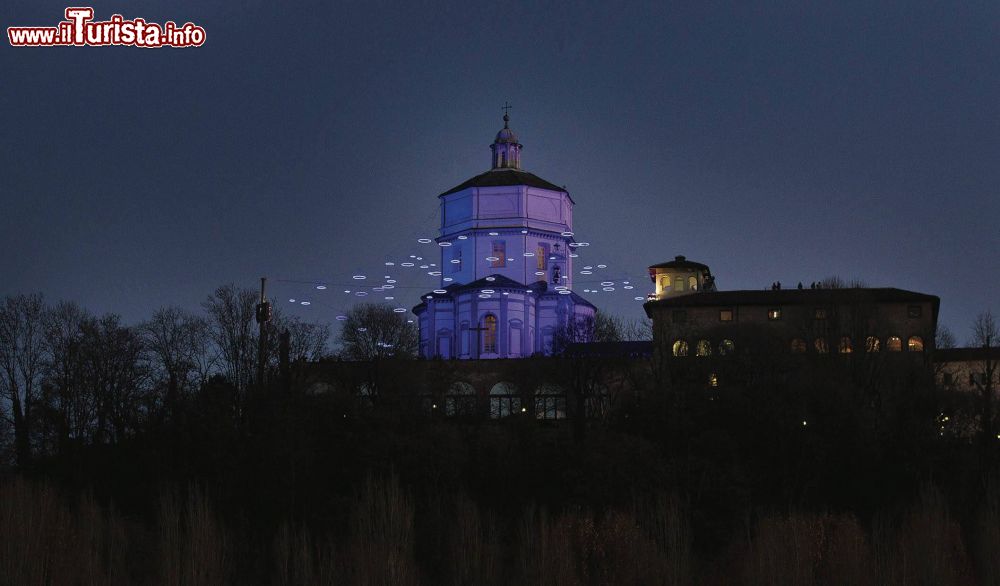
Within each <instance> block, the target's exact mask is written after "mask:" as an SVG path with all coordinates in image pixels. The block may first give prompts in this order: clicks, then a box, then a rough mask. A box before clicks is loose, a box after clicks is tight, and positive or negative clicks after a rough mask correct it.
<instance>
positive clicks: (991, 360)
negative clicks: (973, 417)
mask: <svg viewBox="0 0 1000 586" xmlns="http://www.w3.org/2000/svg"><path fill="white" fill-rule="evenodd" d="M998 343H1000V325H998V324H997V321H996V318H994V317H993V312H991V311H984V312H983V313H980V314H979V315H978V316H976V321H975V322H973V324H972V340H971V341H970V344H969V345H970V346H973V347H977V348H982V349H983V359H982V361H980V364H979V365H978V366H979V371H978V372H975V371H973V372H971V373H970V376H971V378H972V383H973V386H974V387H975V389H976V391H977V392H978V393H979V396H980V401H981V403H980V405H981V413H980V420H981V422H982V431H983V436H982V437H983V441H984V442H986V443H989V444H992V443H993V442H994V441H995V440H994V435H995V433H996V432H995V431H994V430H995V429H996V425H995V419H996V414H995V411H996V406H995V405H994V403H995V402H996V397H995V396H994V395H995V394H996V387H997V378H998V377H997V373H998V372H1000V360H998V359H997V358H996V354H997V353H996V352H994V350H996V349H997V348H998Z"/></svg>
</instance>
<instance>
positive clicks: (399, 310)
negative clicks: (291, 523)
mask: <svg viewBox="0 0 1000 586" xmlns="http://www.w3.org/2000/svg"><path fill="white" fill-rule="evenodd" d="M392 311H393V312H394V313H406V308H405V307H397V308H396V309H393V310H392Z"/></svg>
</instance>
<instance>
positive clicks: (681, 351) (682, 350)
mask: <svg viewBox="0 0 1000 586" xmlns="http://www.w3.org/2000/svg"><path fill="white" fill-rule="evenodd" d="M687 355H688V343H687V342H685V341H684V340H677V341H676V342H674V356H687Z"/></svg>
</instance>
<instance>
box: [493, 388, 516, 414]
mask: <svg viewBox="0 0 1000 586" xmlns="http://www.w3.org/2000/svg"><path fill="white" fill-rule="evenodd" d="M520 412H521V397H520V396H518V394H517V388H516V387H515V386H514V385H512V384H510V383H504V382H500V383H497V384H495V385H493V388H492V389H490V419H503V418H504V417H510V416H511V415H516V414H518V413H520Z"/></svg>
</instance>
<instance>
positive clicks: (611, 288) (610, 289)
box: [604, 287, 615, 291]
mask: <svg viewBox="0 0 1000 586" xmlns="http://www.w3.org/2000/svg"><path fill="white" fill-rule="evenodd" d="M604 290H605V291H614V290H615V288H614V287H605V288H604Z"/></svg>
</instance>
